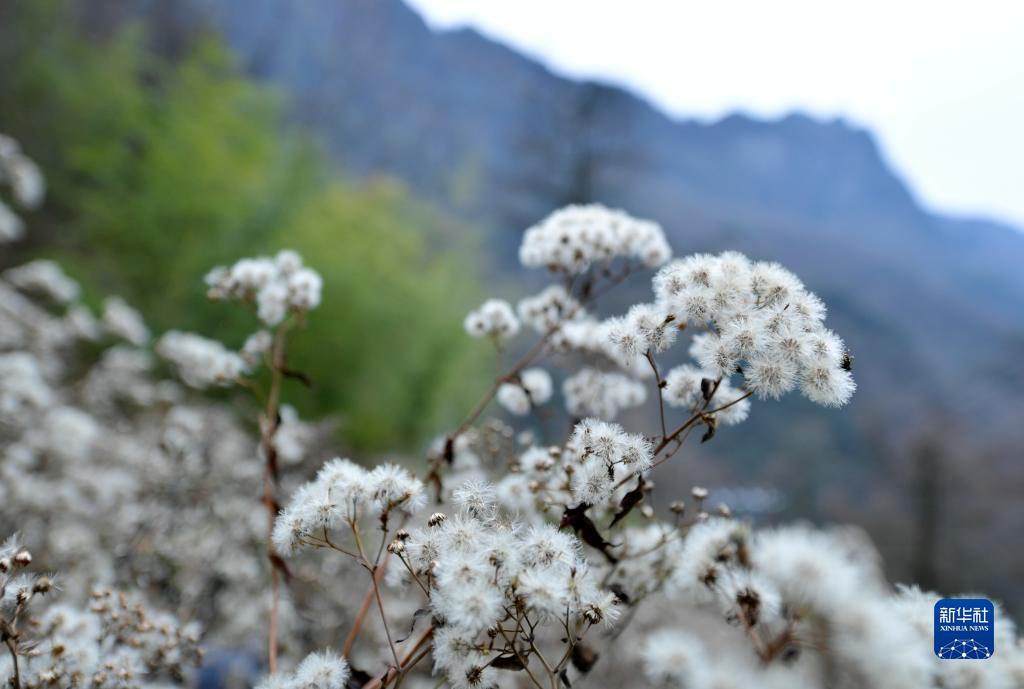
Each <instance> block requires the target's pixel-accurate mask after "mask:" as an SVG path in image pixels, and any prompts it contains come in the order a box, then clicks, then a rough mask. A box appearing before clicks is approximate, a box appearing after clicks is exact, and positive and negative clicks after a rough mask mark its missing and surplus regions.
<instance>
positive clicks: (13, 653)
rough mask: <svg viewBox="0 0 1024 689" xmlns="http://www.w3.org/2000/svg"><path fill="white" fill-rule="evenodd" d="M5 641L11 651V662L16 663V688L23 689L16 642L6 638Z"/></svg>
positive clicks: (14, 678)
mask: <svg viewBox="0 0 1024 689" xmlns="http://www.w3.org/2000/svg"><path fill="white" fill-rule="evenodd" d="M4 643H5V644H6V645H7V650H8V651H10V652H11V662H12V663H13V664H14V677H12V678H11V679H13V680H14V689H21V672H20V671H19V670H18V651H17V649H16V648H15V646H14V642H13V641H12V640H11V639H4Z"/></svg>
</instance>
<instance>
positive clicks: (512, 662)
mask: <svg viewBox="0 0 1024 689" xmlns="http://www.w3.org/2000/svg"><path fill="white" fill-rule="evenodd" d="M491 667H493V668H497V669H498V670H512V671H513V672H518V671H520V670H525V669H526V666H525V665H523V662H522V661H521V660H519V657H518V656H516V655H514V654H513V655H503V656H495V657H494V660H492V661H491Z"/></svg>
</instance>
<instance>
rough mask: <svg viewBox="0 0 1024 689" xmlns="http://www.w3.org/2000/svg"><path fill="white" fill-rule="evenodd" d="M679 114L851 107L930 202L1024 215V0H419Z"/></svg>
mask: <svg viewBox="0 0 1024 689" xmlns="http://www.w3.org/2000/svg"><path fill="white" fill-rule="evenodd" d="M407 1H408V2H409V3H410V4H411V5H412V6H413V7H415V8H417V9H418V10H419V11H420V12H421V13H423V14H424V15H425V17H426V18H427V21H428V22H429V23H430V24H431V25H432V26H434V27H436V28H451V27H457V26H466V25H470V26H473V27H475V28H477V29H478V30H480V31H481V32H483V33H484V34H486V35H488V36H490V37H492V38H495V39H497V40H500V41H502V42H504V43H507V44H509V45H511V46H513V47H515V48H517V49H519V50H521V51H522V52H524V53H526V54H528V55H531V56H533V57H536V58H538V59H540V60H541V61H543V62H545V63H546V64H547V65H549V66H550V67H551V68H552V69H554V70H555V71H556V72H559V73H562V74H566V75H571V76H575V77H597V78H601V79H603V80H609V81H612V82H615V83H619V84H622V85H625V86H627V87H628V88H630V89H632V90H633V91H635V92H637V93H639V94H640V95H642V96H644V97H646V98H648V99H649V100H651V101H653V102H654V103H656V104H657V105H659V106H660V107H662V108H663V109H665V110H666V111H668V112H670V113H671V114H674V115H677V116H682V117H698V118H701V119H714V118H718V117H720V116H722V115H723V114H725V113H728V112H732V111H735V110H742V111H745V112H747V113H751V114H754V115H761V116H765V117H776V116H779V115H781V114H783V113H786V112H789V111H791V110H802V111H806V112H810V113H812V114H816V115H819V116H824V117H833V116H837V115H842V116H844V117H846V118H848V119H850V120H851V121H853V122H854V123H857V124H860V125H863V126H866V127H869V128H870V129H872V130H874V132H875V133H876V135H877V136H878V138H879V139H880V141H881V143H882V146H883V148H884V151H885V154H886V156H887V157H888V158H889V160H890V161H892V162H893V163H894V164H895V166H896V167H897V169H898V170H899V171H900V172H901V173H902V174H903V175H904V176H905V177H906V178H908V179H909V181H910V183H911V185H912V186H913V187H914V189H915V191H916V192H917V194H918V196H919V197H920V198H921V199H922V200H923V201H924V202H925V204H927V205H929V206H931V207H932V208H936V209H941V210H946V211H952V212H957V213H980V214H985V215H990V216H993V217H997V218H1003V219H1007V220H1012V221H1014V222H1015V223H1016V224H1017V225H1019V226H1021V227H1024V133H1022V129H1024V0H971V1H968V0H956V1H954V0H949V1H946V0H858V2H842V3H840V2H836V1H831V0H772V1H771V2H759V1H757V0H746V1H740V0H701V1H699V2H696V1H693V0H629V2H626V1H625V0H619V1H614V0H407Z"/></svg>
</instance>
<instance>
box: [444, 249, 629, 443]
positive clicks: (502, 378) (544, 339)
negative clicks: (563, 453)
mask: <svg viewBox="0 0 1024 689" xmlns="http://www.w3.org/2000/svg"><path fill="white" fill-rule="evenodd" d="M629 273H630V270H629V267H628V266H627V267H626V269H625V270H624V271H623V272H622V273H620V274H619V275H613V276H610V277H611V280H610V281H609V283H608V285H607V287H606V289H605V290H604V291H603V292H595V293H592V294H589V295H587V296H584V297H582V298H580V306H583V305H584V304H586V303H588V302H590V301H593V300H595V299H597V298H598V297H599V296H601V295H603V294H606V293H607V292H609V291H610V290H611V289H612V288H614V287H615V286H616V285H618V284H620V283H621V282H622V281H623V280H625V279H626V278H627V277H628V276H629ZM570 284H571V283H570ZM575 313H576V312H575V310H573V311H570V312H569V313H567V314H564V315H563V316H562V320H561V321H559V322H558V323H556V324H555V325H553V326H551V327H550V328H548V330H547V331H546V332H545V333H544V335H543V336H541V338H540V339H539V340H537V342H535V343H534V345H533V346H532V347H530V349H529V350H527V352H526V354H524V355H523V356H522V358H520V359H519V361H517V362H516V363H515V364H514V365H513V366H512V368H510V369H509V370H508V371H507V372H506V373H505V374H504V375H499V376H498V377H497V378H496V379H495V381H494V383H493V384H492V385H491V387H490V388H489V389H488V390H487V392H486V393H484V396H483V397H482V398H481V399H480V401H479V402H477V403H476V406H474V407H473V409H472V411H470V413H469V414H468V415H467V416H466V418H465V419H463V420H462V423H460V424H459V426H458V428H456V429H455V430H454V431H452V432H451V433H449V434H448V437H447V438H446V441H447V442H448V443H451V442H453V441H454V440H455V439H456V438H458V437H459V436H460V435H462V434H463V433H464V432H465V431H466V429H467V428H469V427H470V425H471V424H472V423H473V422H474V421H476V420H477V419H478V418H480V415H481V414H482V413H483V412H484V409H486V408H487V405H488V404H489V403H490V401H491V400H492V399H494V396H495V395H496V394H497V393H498V388H499V387H501V384H502V383H505V382H508V381H509V380H511V379H513V378H515V376H517V375H519V373H520V372H521V371H522V370H523V369H524V368H526V367H527V366H529V365H530V363H531V362H532V361H533V360H534V359H535V358H536V357H537V356H538V355H539V354H540V353H541V352H542V351H543V349H544V346H545V345H546V344H547V343H548V342H549V341H550V340H551V337H552V336H553V335H554V334H555V333H557V332H558V331H559V329H560V328H561V327H562V323H563V322H565V321H567V320H569V319H570V318H572V317H573V316H574V315H575Z"/></svg>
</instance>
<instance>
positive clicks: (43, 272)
mask: <svg viewBox="0 0 1024 689" xmlns="http://www.w3.org/2000/svg"><path fill="white" fill-rule="evenodd" d="M3 277H4V279H5V280H7V282H9V283H11V284H12V285H14V286H15V287H17V288H18V289H20V290H23V291H30V292H38V293H40V294H44V295H46V296H47V297H49V298H50V299H52V300H53V301H55V302H57V303H59V304H68V303H71V302H73V301H75V300H76V299H78V295H79V292H80V291H81V290H80V288H79V286H78V283H77V282H75V281H74V280H72V279H71V278H69V277H68V276H67V275H66V274H65V273H64V271H63V270H61V268H60V266H58V265H57V264H56V263H54V262H53V261H48V260H45V259H38V260H35V261H32V262H30V263H26V264H24V265H21V266H18V267H17V268H11V269H10V270H7V271H4V274H3Z"/></svg>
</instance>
